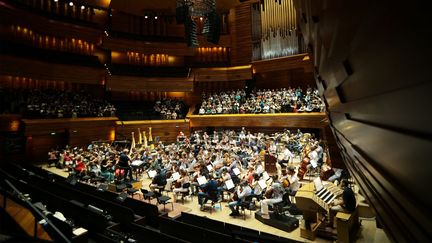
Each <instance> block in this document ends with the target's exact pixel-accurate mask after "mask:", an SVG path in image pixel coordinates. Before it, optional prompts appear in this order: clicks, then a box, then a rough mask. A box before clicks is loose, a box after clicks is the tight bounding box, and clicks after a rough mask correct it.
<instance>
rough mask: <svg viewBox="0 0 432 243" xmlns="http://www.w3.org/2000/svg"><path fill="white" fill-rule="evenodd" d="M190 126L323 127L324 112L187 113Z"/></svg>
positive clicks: (324, 122)
mask: <svg viewBox="0 0 432 243" xmlns="http://www.w3.org/2000/svg"><path fill="white" fill-rule="evenodd" d="M188 118H189V119H190V127H191V128H195V127H286V128H288V127H290V128H323V127H325V126H326V125H327V124H328V123H327V120H326V115H325V113H319V112H313V113H280V114H233V115H231V114H229V115H188Z"/></svg>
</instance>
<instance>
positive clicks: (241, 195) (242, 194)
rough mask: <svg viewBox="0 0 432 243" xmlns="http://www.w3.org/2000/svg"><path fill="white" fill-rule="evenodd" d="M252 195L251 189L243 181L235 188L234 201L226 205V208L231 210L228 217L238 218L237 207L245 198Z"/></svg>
mask: <svg viewBox="0 0 432 243" xmlns="http://www.w3.org/2000/svg"><path fill="white" fill-rule="evenodd" d="M251 194H252V189H251V188H250V186H249V184H248V182H247V181H243V182H242V183H241V184H240V186H239V187H238V188H237V197H238V199H237V200H236V201H233V202H230V203H228V207H229V208H230V209H231V214H230V216H233V217H234V216H239V215H240V213H239V211H238V207H239V205H240V204H241V203H242V202H243V201H244V200H245V198H246V197H247V196H249V195H251Z"/></svg>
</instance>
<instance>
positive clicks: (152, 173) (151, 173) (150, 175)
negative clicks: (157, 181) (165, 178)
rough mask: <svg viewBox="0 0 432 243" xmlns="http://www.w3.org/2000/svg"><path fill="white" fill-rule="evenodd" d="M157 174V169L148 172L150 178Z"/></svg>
mask: <svg viewBox="0 0 432 243" xmlns="http://www.w3.org/2000/svg"><path fill="white" fill-rule="evenodd" d="M156 174H157V172H156V171H155V170H149V172H148V175H149V177H150V178H153V177H155V176H156Z"/></svg>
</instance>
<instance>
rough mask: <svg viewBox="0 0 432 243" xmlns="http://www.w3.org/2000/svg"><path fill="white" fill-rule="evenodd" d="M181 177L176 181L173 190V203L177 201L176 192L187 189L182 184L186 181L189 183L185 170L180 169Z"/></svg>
mask: <svg viewBox="0 0 432 243" xmlns="http://www.w3.org/2000/svg"><path fill="white" fill-rule="evenodd" d="M180 174H181V177H180V178H179V179H178V180H177V181H176V188H174V190H173V194H174V200H173V201H174V203H175V202H176V201H177V194H179V193H181V192H187V191H188V190H189V189H188V188H185V187H184V185H185V184H186V183H190V179H189V174H188V172H187V171H186V170H181V171H180Z"/></svg>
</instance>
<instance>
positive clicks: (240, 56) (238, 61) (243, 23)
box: [228, 2, 252, 65]
mask: <svg viewBox="0 0 432 243" xmlns="http://www.w3.org/2000/svg"><path fill="white" fill-rule="evenodd" d="M228 18H229V26H231V28H230V30H231V31H230V33H231V38H232V39H231V43H232V49H231V65H245V64H249V63H250V62H251V60H252V28H251V21H252V17H251V4H250V3H249V2H245V3H241V4H240V5H238V6H236V7H235V8H234V9H232V10H230V14H229V15H228Z"/></svg>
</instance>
